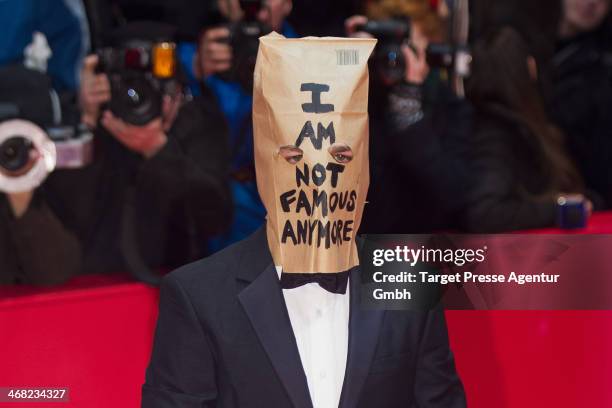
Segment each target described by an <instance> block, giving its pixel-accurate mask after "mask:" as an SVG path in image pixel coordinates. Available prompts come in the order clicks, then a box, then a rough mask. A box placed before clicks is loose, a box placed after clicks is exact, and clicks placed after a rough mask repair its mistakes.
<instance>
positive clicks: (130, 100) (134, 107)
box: [110, 73, 162, 126]
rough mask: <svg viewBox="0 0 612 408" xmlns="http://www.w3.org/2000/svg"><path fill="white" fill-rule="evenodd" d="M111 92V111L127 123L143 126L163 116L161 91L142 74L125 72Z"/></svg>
mask: <svg viewBox="0 0 612 408" xmlns="http://www.w3.org/2000/svg"><path fill="white" fill-rule="evenodd" d="M111 92H112V99H111V102H110V108H111V111H112V112H113V114H114V115H115V116H117V117H119V118H121V119H123V120H124V121H126V122H127V123H130V124H132V125H136V126H142V125H145V124H147V123H149V122H150V121H151V120H153V119H155V118H156V117H160V116H161V104H162V96H161V92H160V91H158V90H157V89H155V88H154V86H153V83H152V81H151V80H149V79H147V78H146V77H145V76H144V75H142V74H136V75H129V74H127V73H126V74H124V75H123V77H121V78H118V79H117V80H116V82H114V83H113V85H112V91H111Z"/></svg>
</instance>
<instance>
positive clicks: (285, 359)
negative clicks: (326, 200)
mask: <svg viewBox="0 0 612 408" xmlns="http://www.w3.org/2000/svg"><path fill="white" fill-rule="evenodd" d="M360 290H361V286H360V272H359V268H358V267H357V268H354V269H353V270H351V274H350V291H351V292H350V300H351V306H350V307H351V310H350V322H349V351H348V359H347V369H346V375H345V380H344V386H343V389H342V396H341V400H340V407H341V408H349V407H350V408H354V407H363V408H371V407H377V408H387V407H412V406H420V407H440V408H442V407H445V408H458V407H465V405H466V403H465V396H464V393H463V388H462V386H461V382H460V381H459V378H458V377H457V374H456V373H455V368H454V363H453V357H452V353H451V352H450V350H449V344H448V339H447V331H446V324H445V321H444V314H443V312H442V311H441V310H439V309H436V310H433V311H431V312H408V311H405V312H403V311H381V310H376V311H373V310H368V311H367V310H363V309H362V308H361V306H360ZM142 407H143V408H175V407H176V408H178V407H180V408H196V407H197V408H203V407H217V408H221V407H226V408H227V407H236V408H249V407H257V408H259V407H274V408H284V407H299V408H306V407H312V402H311V400H310V395H309V392H308V385H307V381H306V377H305V374H304V370H303V368H302V366H301V362H300V356H299V352H298V348H297V344H296V340H295V337H294V335H293V331H292V328H291V323H290V321H289V316H288V314H287V309H286V306H285V303H284V299H283V294H282V289H281V287H280V283H279V279H278V275H277V273H276V269H275V267H274V264H273V262H272V256H271V255H270V251H269V249H268V245H267V239H266V233H265V228H262V229H260V230H258V231H257V232H256V233H255V234H254V235H252V236H251V237H249V238H248V239H246V240H244V241H241V242H239V243H238V244H236V245H233V246H231V247H229V248H227V249H226V250H223V251H221V252H219V253H217V254H216V255H214V256H213V257H211V258H208V259H204V260H202V261H199V262H196V263H194V264H191V265H188V266H185V267H184V268H181V269H179V270H177V271H175V272H173V273H171V274H170V275H168V276H167V277H165V278H164V281H163V284H162V287H161V295H160V306H159V319H158V323H157V331H156V334H155V343H154V346H153V352H152V356H151V362H150V365H149V367H148V369H147V373H146V382H145V384H144V385H143V388H142Z"/></svg>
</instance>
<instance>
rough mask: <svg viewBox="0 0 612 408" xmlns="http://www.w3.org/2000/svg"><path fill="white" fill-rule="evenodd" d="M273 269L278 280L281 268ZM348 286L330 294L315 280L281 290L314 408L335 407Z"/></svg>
mask: <svg viewBox="0 0 612 408" xmlns="http://www.w3.org/2000/svg"><path fill="white" fill-rule="evenodd" d="M276 271H277V272H278V276H279V279H280V275H281V271H282V267H280V266H277V267H276ZM349 292H350V291H349V289H348V287H347V290H346V294H344V295H342V294H336V293H331V292H329V291H327V290H325V289H323V288H322V287H320V286H319V284H318V283H308V284H306V285H303V286H300V287H297V288H294V289H283V297H284V298H285V303H286V305H287V311H288V312H289V320H290V321H291V327H292V328H293V334H294V335H295V339H296V341H297V346H298V351H299V353H300V360H301V361H302V367H303V368H304V372H305V373H306V380H307V381H308V390H309V391H310V399H311V400H312V404H313V407H314V408H338V405H339V403H340V394H341V393H342V384H343V383H344V372H345V370H346V359H347V355H348V337H349V330H348V329H349V311H350V302H349V300H350V299H349V296H350V293H349Z"/></svg>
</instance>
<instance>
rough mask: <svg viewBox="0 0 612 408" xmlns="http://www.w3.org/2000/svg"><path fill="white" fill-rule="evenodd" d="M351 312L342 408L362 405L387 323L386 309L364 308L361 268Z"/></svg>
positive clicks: (354, 276) (353, 277)
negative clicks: (375, 355)
mask: <svg viewBox="0 0 612 408" xmlns="http://www.w3.org/2000/svg"><path fill="white" fill-rule="evenodd" d="M350 290H351V300H350V302H351V310H350V318H349V344H348V358H347V362H346V374H345V376H344V384H343V386H342V395H341V397H340V408H353V407H356V406H357V403H358V402H359V396H360V394H361V389H362V388H363V385H364V383H365V380H366V377H367V376H368V372H369V371H370V365H371V364H372V358H373V357H374V352H375V351H376V345H377V343H378V335H379V332H380V327H381V324H382V321H383V316H384V311H383V310H363V309H362V306H361V276H360V273H359V267H356V268H353V270H351V274H350Z"/></svg>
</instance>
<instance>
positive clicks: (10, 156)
mask: <svg viewBox="0 0 612 408" xmlns="http://www.w3.org/2000/svg"><path fill="white" fill-rule="evenodd" d="M30 150H32V142H30V140H28V139H27V138H25V137H23V136H14V137H11V138H8V139H7V140H6V141H4V143H2V144H1V145H0V167H2V168H4V169H6V170H8V171H19V170H20V169H22V168H24V167H25V166H26V165H27V164H28V162H29V161H30Z"/></svg>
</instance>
